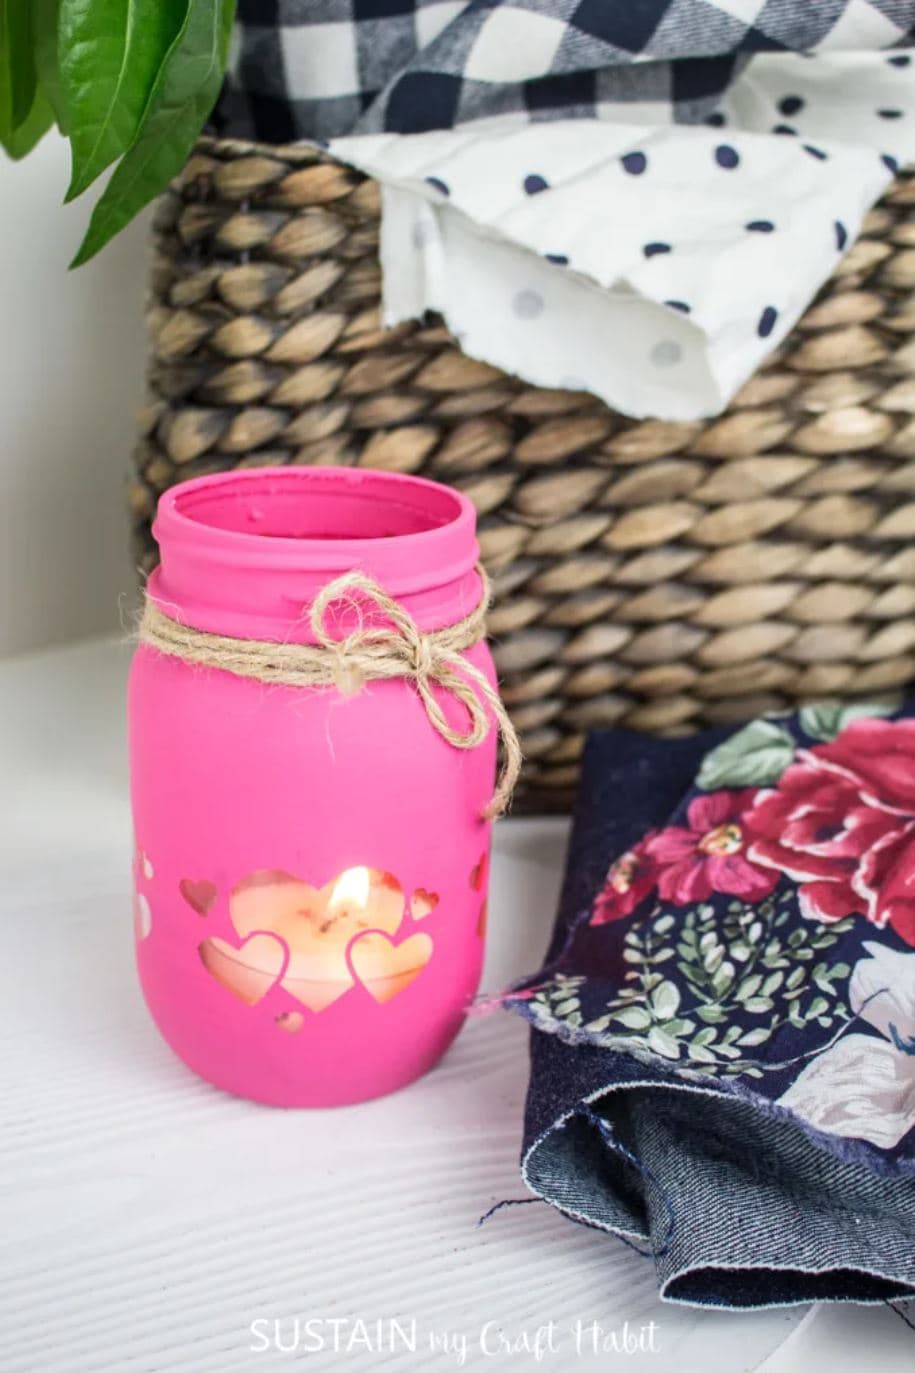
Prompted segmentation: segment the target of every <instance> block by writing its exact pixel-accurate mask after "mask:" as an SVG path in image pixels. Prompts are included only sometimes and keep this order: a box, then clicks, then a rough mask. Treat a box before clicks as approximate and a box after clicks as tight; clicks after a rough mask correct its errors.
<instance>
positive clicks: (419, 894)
mask: <svg viewBox="0 0 915 1373" xmlns="http://www.w3.org/2000/svg"><path fill="white" fill-rule="evenodd" d="M440 900H441V898H440V896H439V894H438V892H434V891H426V889H425V887H417V888H416V891H415V892H414V893H413V895H412V896H411V897H410V914H411V915H412V917H413V919H414V920H425V918H426V916H427V915H431V914H432V912H433V911H434V910H435V908H436V906H437V905H438V903H439V901H440Z"/></svg>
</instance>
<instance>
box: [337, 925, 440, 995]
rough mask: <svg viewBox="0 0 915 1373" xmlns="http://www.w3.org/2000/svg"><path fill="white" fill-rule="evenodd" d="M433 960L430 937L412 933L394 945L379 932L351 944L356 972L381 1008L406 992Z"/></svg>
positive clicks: (371, 932) (352, 961)
mask: <svg viewBox="0 0 915 1373" xmlns="http://www.w3.org/2000/svg"><path fill="white" fill-rule="evenodd" d="M431 957H432V940H431V939H430V937H429V935H427V934H412V935H411V936H410V938H409V939H405V940H403V942H402V943H400V944H394V943H392V941H391V940H390V939H389V938H388V937H387V935H386V934H382V933H381V931H380V930H370V931H369V933H368V934H363V935H361V936H360V937H359V938H358V939H356V940H354V942H353V943H352V944H351V945H350V962H351V963H352V965H353V972H354V973H355V974H356V976H357V977H358V979H359V981H360V982H361V983H362V985H363V987H365V989H366V991H367V992H368V993H369V994H370V995H371V996H373V997H374V998H375V1000H376V1001H378V1002H380V1003H381V1004H382V1005H383V1004H384V1002H386V1001H390V1000H391V998H392V997H394V996H399V994H400V993H401V992H403V991H405V990H406V989H407V987H409V985H410V983H411V982H413V981H415V979H416V978H417V977H419V975H420V973H421V972H422V970H423V968H424V967H425V966H426V964H427V963H428V962H429V959H430V958H431Z"/></svg>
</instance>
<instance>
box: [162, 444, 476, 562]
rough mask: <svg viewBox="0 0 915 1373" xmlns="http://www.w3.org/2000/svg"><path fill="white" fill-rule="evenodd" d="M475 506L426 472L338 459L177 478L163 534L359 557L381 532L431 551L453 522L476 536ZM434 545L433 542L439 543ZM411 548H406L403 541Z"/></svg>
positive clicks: (333, 557)
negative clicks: (337, 463) (336, 463)
mask: <svg viewBox="0 0 915 1373" xmlns="http://www.w3.org/2000/svg"><path fill="white" fill-rule="evenodd" d="M474 525H475V512H474V509H473V506H472V504H471V502H470V501H469V500H468V499H467V497H466V496H462V495H461V494H460V493H459V492H457V491H453V490H451V489H450V488H449V487H446V486H441V485H440V484H439V483H438V482H432V481H428V480H426V479H425V478H422V477H411V476H404V475H403V474H401V473H393V472H377V471H372V470H369V469H359V468H339V467H324V468H322V467H293V468H290V467H262V468H251V469H249V470H247V471H243V472H226V473H217V474H215V475H212V476H207V477H198V478H196V479H193V480H191V481H187V482H182V483H180V484H179V485H177V486H174V487H172V488H170V490H168V491H167V492H166V493H165V494H164V495H163V496H162V498H161V500H160V502H159V509H158V514H157V517H156V522H155V527H154V533H155V535H156V537H157V539H158V540H159V542H160V544H161V543H162V542H163V540H168V539H169V538H170V537H174V536H175V535H179V536H184V537H193V539H194V540H195V542H197V543H198V545H199V544H200V543H204V544H206V545H208V546H210V547H211V548H212V549H213V550H214V551H215V550H216V549H217V548H219V547H223V548H224V549H225V550H226V551H228V550H229V548H230V547H231V549H232V552H233V555H234V556H239V555H241V556H247V557H249V558H254V559H256V560H257V561H259V562H260V561H264V560H266V561H267V562H279V563H284V564H288V563H289V560H290V558H291V559H293V560H294V561H295V564H296V565H297V566H299V567H303V568H304V567H328V568H329V567H331V566H334V567H335V566H337V565H339V564H340V563H342V562H348V563H358V562H359V561H360V560H361V555H362V554H364V553H366V552H368V551H371V552H372V553H377V552H378V548H377V545H378V543H379V541H383V542H389V541H393V540H397V541H398V543H399V544H400V543H403V544H406V543H407V542H408V543H409V545H410V551H411V553H416V554H421V555H424V554H425V553H426V551H427V547H426V546H427V545H429V544H432V543H435V542H437V539H436V536H437V535H439V534H440V532H442V531H447V535H448V540H449V542H450V540H451V538H452V537H453V536H454V534H456V533H460V531H461V530H462V529H465V530H466V531H467V532H468V533H469V534H470V535H471V537H472V535H473V530H474ZM431 551H432V550H431V548H430V549H428V552H430V553H431ZM404 552H406V549H404Z"/></svg>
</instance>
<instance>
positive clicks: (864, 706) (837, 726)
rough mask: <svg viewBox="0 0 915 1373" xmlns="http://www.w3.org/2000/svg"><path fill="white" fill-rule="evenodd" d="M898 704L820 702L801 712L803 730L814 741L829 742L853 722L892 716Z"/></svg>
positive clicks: (805, 707)
mask: <svg viewBox="0 0 915 1373" xmlns="http://www.w3.org/2000/svg"><path fill="white" fill-rule="evenodd" d="M897 709H898V704H897V705H893V704H890V703H889V702H881V701H862V702H861V703H860V704H856V705H848V704H843V702H842V701H820V702H818V703H817V704H816V705H813V706H804V707H803V708H802V710H801V712H800V715H799V717H798V718H799V720H800V726H801V729H802V730H803V731H804V733H805V734H809V735H810V736H811V737H812V738H813V739H823V740H825V741H829V740H831V739H835V737H836V735H837V734H841V733H842V730H843V729H844V728H845V726H846V725H850V724H851V722H852V720H867V719H871V718H872V717H874V716H880V715H892V713H893V711H894V710H897Z"/></svg>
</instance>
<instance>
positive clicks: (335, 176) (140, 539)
mask: <svg viewBox="0 0 915 1373" xmlns="http://www.w3.org/2000/svg"><path fill="white" fill-rule="evenodd" d="M913 205H915V169H912V170H909V171H908V172H903V173H901V174H900V175H899V176H898V178H897V179H896V181H895V183H894V185H893V186H892V187H891V189H890V190H889V192H888V193H887V195H885V196H884V198H883V199H882V201H881V202H880V204H879V205H878V206H877V207H875V208H874V210H872V211H871V213H870V214H869V215H868V217H867V220H866V223H865V226H864V230H863V233H862V234H861V236H860V237H859V238H858V240H857V241H856V242H855V243H854V245H853V246H852V247H851V249H850V251H849V252H848V253H847V254H846V255H845V257H844V259H843V260H842V261H841V263H840V264H839V266H838V268H837V270H836V271H835V273H834V274H833V276H832V278H831V279H830V280H829V282H827V284H826V285H825V286H824V288H823V290H822V291H821V292H820V294H819V296H818V298H817V300H816V301H815V302H814V304H813V305H812V306H811V308H810V309H809V310H808V311H807V313H806V315H805V316H804V317H803V319H802V320H801V321H800V323H799V325H798V326H797V328H796V329H795V330H794V332H793V333H792V334H791V335H790V337H789V338H788V339H787V340H786V341H785V343H784V344H783V345H782V346H781V347H780V348H779V349H778V351H777V352H776V353H775V354H774V355H773V356H772V357H771V358H770V359H769V360H768V362H767V364H766V366H765V367H764V368H763V369H762V370H761V371H760V372H758V373H757V374H756V376H754V377H753V378H752V379H751V380H750V381H749V382H748V383H747V384H746V385H745V386H744V387H743V389H742V390H741V392H740V394H739V395H738V396H737V397H736V398H735V400H734V402H733V403H732V405H731V407H730V408H729V410H728V411H727V412H726V414H725V415H724V416H722V417H720V418H718V419H715V420H711V421H700V422H695V423H679V422H677V423H673V422H660V421H654V420H647V421H636V420H631V419H629V418H627V417H625V416H622V415H620V414H619V413H617V412H615V411H613V410H610V409H608V408H607V407H606V406H605V405H604V404H603V403H602V402H601V401H599V400H597V399H595V398H594V397H593V396H589V395H586V394H581V393H575V392H569V391H548V390H543V389H540V388H537V387H532V386H529V385H527V384H526V383H524V382H521V381H519V380H518V379H517V378H514V377H510V376H507V375H505V374H504V373H503V372H500V371H499V370H498V369H496V368H494V367H490V366H488V365H487V364H485V363H482V362H478V361H475V360H473V359H470V358H468V357H466V356H464V355H463V354H462V353H461V352H460V350H459V348H458V346H457V345H456V343H455V341H454V340H453V338H452V337H451V336H450V335H449V334H448V332H447V330H446V329H445V328H444V327H442V325H441V324H440V323H439V322H437V321H431V322H425V323H409V324H404V325H400V326H398V327H396V328H395V329H392V330H382V329H381V327H380V324H379V297H380V286H381V279H380V268H379V264H378V228H379V197H378V187H377V185H376V184H375V183H374V182H373V181H371V180H369V179H366V178H365V177H363V176H361V175H360V174H359V173H357V172H355V171H353V170H352V169H350V168H348V167H345V166H342V165H341V164H339V163H338V162H336V161H334V160H333V159H331V158H330V157H328V156H326V155H324V154H322V153H320V152H316V151H315V150H313V149H308V148H302V147H285V148H277V147H266V146H258V145H253V144H241V143H233V142H227V141H221V140H214V139H206V138H205V139H201V140H200V142H199V144H198V146H197V148H196V149H195V152H194V154H193V155H192V157H191V159H190V161H189V163H188V166H187V168H186V170H185V172H184V173H183V175H182V176H181V178H180V179H179V180H178V182H176V184H175V185H174V186H173V188H172V189H171V190H170V191H169V192H168V193H167V194H166V196H165V197H164V198H163V199H162V201H161V202H160V206H159V209H158V213H157V217H156V222H155V257H154V265H153V272H152V293H151V302H150V308H149V320H150V326H151V334H152V359H151V365H150V372H149V383H150V391H151V395H150V400H149V403H148V405H147V406H146V408H145V410H144V412H143V416H142V437H141V440H140V443H139V446H138V449H137V453H136V463H135V472H134V475H133V478H132V480H131V483H130V504H131V510H132V514H133V521H134V534H135V549H136V555H137V559H138V561H139V563H140V565H141V567H142V568H144V569H148V568H150V567H151V566H152V565H153V563H154V561H155V551H154V545H153V543H152V539H151V536H150V529H149V526H150V520H151V517H152V515H153V512H154V507H155V502H156V499H157V497H158V495H159V493H160V492H161V491H163V490H164V489H165V488H166V487H168V486H170V485H172V484H173V483H175V482H178V481H182V480H184V479H186V478H188V477H191V476H199V475H201V474H203V473H206V472H216V471H224V470H226V469H228V468H233V467H250V466H255V465H266V464H275V463H306V464H315V463H320V464H323V463H331V464H357V465H363V466H369V467H380V468H388V469H391V470H394V471H399V472H417V473H422V474H424V475H427V476H430V477H434V478H437V479H439V480H441V481H444V482H448V483H450V484H451V485H454V486H456V487H459V488H461V489H462V490H463V491H465V492H466V493H467V494H468V495H469V496H470V497H471V498H472V499H473V501H474V502H475V504H476V507H477V510H478V511H479V515H480V526H481V534H480V542H481V546H482V550H483V557H484V560H485V562H486V564H487V567H488V568H489V570H490V572H491V573H492V575H493V578H494V581H495V588H496V602H495V605H494V608H493V611H492V616H491V633H492V636H493V639H494V650H495V656H496V661H497V665H498V668H499V672H500V677H501V681H502V690H503V695H504V698H505V701H506V703H507V705H508V706H509V708H510V710H511V712H512V715H513V718H514V722H515V725H516V727H517V729H518V731H519V733H520V736H521V741H522V745H523V748H524V752H525V755H526V759H527V764H526V769H525V782H524V786H523V790H522V794H521V795H520V797H519V801H520V803H521V805H522V807H523V808H526V809H540V810H545V809H562V808H564V807H565V806H566V805H567V803H568V800H569V797H570V795H571V794H572V790H573V788H574V784H575V781H576V778H577V772H578V762H579V756H580V752H581V747H582V739H583V732H584V731H585V730H587V729H589V728H593V727H601V726H607V725H611V724H622V725H626V726H629V727H631V728H634V729H641V730H648V731H652V732H663V733H682V732H684V731H686V730H690V729H693V728H696V727H699V726H701V725H703V724H708V723H720V722H723V721H732V720H739V719H744V718H747V717H749V716H751V715H753V714H756V713H759V712H761V711H766V710H777V709H781V708H784V707H788V706H791V705H793V704H794V703H795V702H796V701H798V700H799V699H805V698H811V697H820V696H824V695H826V696H851V695H857V696H861V695H868V694H871V695H872V694H874V693H876V692H883V691H887V690H892V689H895V688H898V687H900V686H902V685H904V684H905V683H907V682H908V681H909V680H910V679H911V678H912V677H913V676H915V546H913V545H912V540H913V536H915V338H913V330H915V221H913V216H912V207H913Z"/></svg>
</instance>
